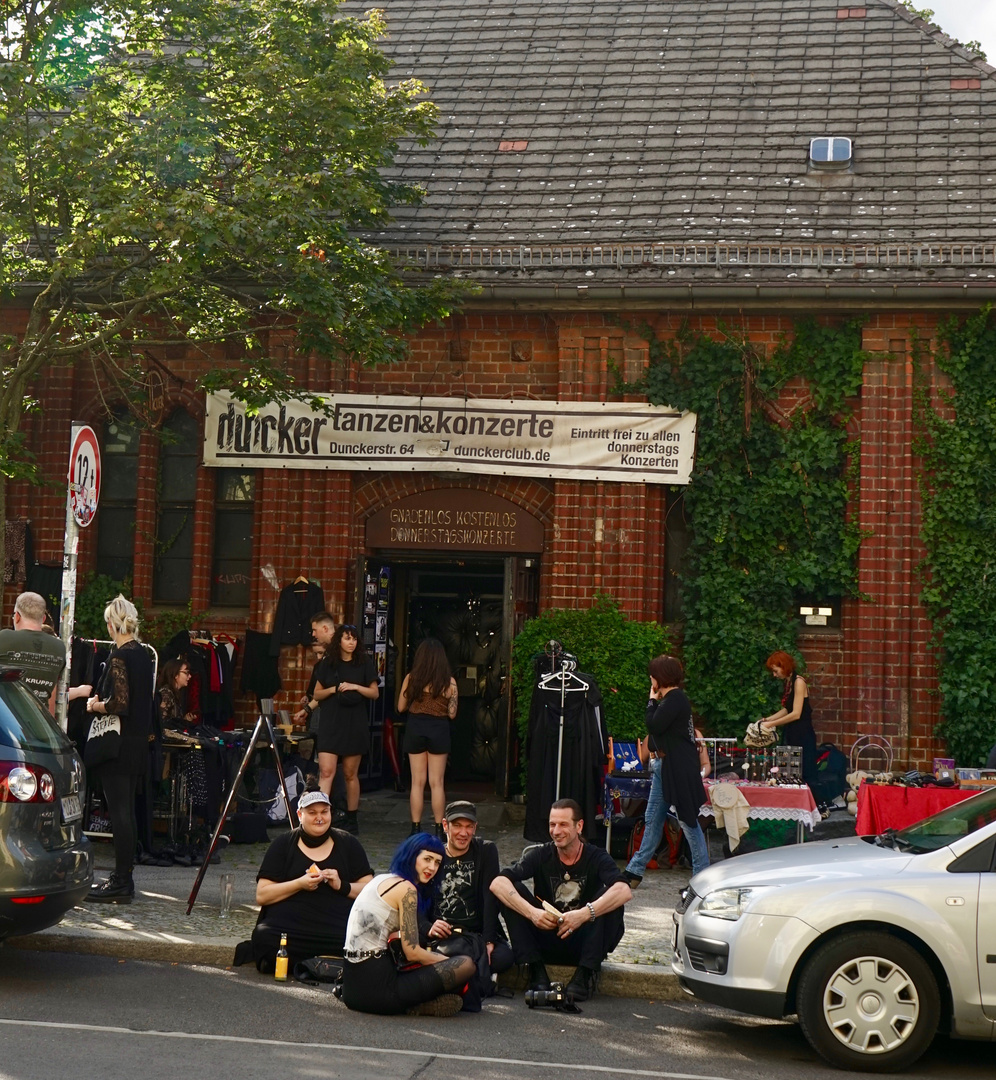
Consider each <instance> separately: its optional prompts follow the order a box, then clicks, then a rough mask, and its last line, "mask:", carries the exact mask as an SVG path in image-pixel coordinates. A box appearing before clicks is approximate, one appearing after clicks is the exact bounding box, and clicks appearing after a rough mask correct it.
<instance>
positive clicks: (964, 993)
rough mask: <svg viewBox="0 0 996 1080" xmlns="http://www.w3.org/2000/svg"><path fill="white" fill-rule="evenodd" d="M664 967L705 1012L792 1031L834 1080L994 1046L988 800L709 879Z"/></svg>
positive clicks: (724, 867) (994, 794)
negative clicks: (951, 1047) (926, 1056)
mask: <svg viewBox="0 0 996 1080" xmlns="http://www.w3.org/2000/svg"><path fill="white" fill-rule="evenodd" d="M672 967H673V970H674V971H675V973H676V974H677V975H678V976H679V980H680V982H681V984H682V986H683V987H684V988H685V989H686V990H687V991H689V992H690V993H692V994H694V995H695V996H696V997H699V998H701V999H702V1000H704V1001H709V1002H712V1003H714V1004H717V1005H723V1006H726V1007H727V1008H730V1009H737V1010H739V1011H740V1012H746V1013H753V1014H755V1015H757V1016H768V1017H776V1018H778V1017H783V1016H790V1015H793V1014H795V1015H797V1016H798V1018H799V1023H800V1025H801V1027H802V1030H803V1032H804V1034H805V1036H806V1038H807V1039H808V1040H809V1043H810V1045H811V1046H812V1047H813V1049H814V1050H816V1052H817V1053H818V1054H820V1055H821V1056H822V1057H824V1058H825V1059H826V1060H827V1061H829V1062H830V1063H831V1064H833V1065H836V1066H839V1067H841V1068H845V1069H858V1070H864V1071H865V1072H894V1071H897V1070H900V1069H904V1068H906V1067H907V1066H909V1065H910V1064H911V1063H912V1062H914V1061H916V1059H917V1058H918V1057H920V1055H921V1054H922V1053H923V1052H924V1051H925V1050H926V1049H927V1047H928V1046H929V1045H930V1042H931V1040H932V1039H933V1037H934V1035H935V1033H936V1032H937V1031H938V1030H943V1031H946V1032H949V1033H950V1034H951V1035H952V1036H954V1037H956V1038H963V1039H989V1040H991V1039H993V1038H996V790H992V791H987V792H984V793H982V794H980V795H976V796H974V797H973V798H970V799H966V800H965V801H964V802H960V803H957V804H955V805H954V806H952V807H950V808H948V809H947V810H944V811H942V812H941V813H939V814H935V815H934V816H933V817H930V818H927V819H925V820H924V821H921V822H919V823H918V824H917V825H913V826H911V827H910V828H907V829H902V830H900V831H898V832H896V831H890V832H888V833H884V834H882V835H881V836H865V837H849V838H847V839H842V840H824V841H821V842H818V843H812V844H802V845H797V846H791V847H782V848H777V849H775V850H772V851H766V852H758V853H756V854H753V855H744V856H742V857H739V858H735V859H729V860H727V861H725V862H722V863H719V864H717V865H714V866H711V867H709V868H708V869H707V870H704V871H702V873H700V874H697V875H696V876H695V877H694V878H692V880H691V882H690V884H689V887H688V888H687V889H686V890H685V892H684V893H683V894H682V899H681V902H680V904H679V905H678V909H677V911H676V912H675V916H674V959H673V961H672Z"/></svg>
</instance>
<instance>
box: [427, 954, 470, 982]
mask: <svg viewBox="0 0 996 1080" xmlns="http://www.w3.org/2000/svg"><path fill="white" fill-rule="evenodd" d="M435 968H436V971H437V972H438V973H439V976H440V978H441V979H442V980H443V988H444V989H445V990H447V991H449V990H459V989H461V988H462V987H463V984H464V983H465V982H467V980H468V979H469V978H470V977H471V975H472V974H473V973H474V972H473V961H471V960H469V959H468V957H466V956H451V957H450V958H449V960H444V961H443V962H442V963H441V964H436V965H435Z"/></svg>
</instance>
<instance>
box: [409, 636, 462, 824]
mask: <svg viewBox="0 0 996 1080" xmlns="http://www.w3.org/2000/svg"><path fill="white" fill-rule="evenodd" d="M457 705H458V698H457V684H456V679H454V678H453V674H452V672H451V671H450V663H449V660H447V659H446V650H445V649H444V648H443V646H442V644H441V643H440V642H438V641H437V640H436V639H435V638H426V639H425V641H423V642H422V644H421V645H419V647H418V648H417V649H416V650H415V658H414V660H412V669H411V671H409V672H408V674H407V675H406V676H405V681H404V682H403V683H402V684H401V693H400V694H399V695H398V711H399V712H404V711H405V710H406V709H407V710H408V725H407V727H406V729H405V753H406V754H407V755H408V763H409V764H410V765H411V770H412V790H411V794H410V795H409V802H410V806H411V812H412V827H411V835H414V834H415V833H417V832H418V831H419V829H420V828H421V826H420V824H419V822H420V821H421V820H422V807H423V806H424V804H425V781H426V776H428V779H429V792H430V795H431V798H432V816H433V819H434V820H435V822H436V835H437V836H439V837H442V836H443V824H442V822H443V811H444V810H445V809H446V791H445V789H444V786H443V781H444V779H445V776H446V759H447V758H448V757H449V753H450V721H451V720H454V719H455V718H456V714H457Z"/></svg>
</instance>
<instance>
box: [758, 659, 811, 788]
mask: <svg viewBox="0 0 996 1080" xmlns="http://www.w3.org/2000/svg"><path fill="white" fill-rule="evenodd" d="M764 666H765V667H766V668H767V669H768V671H770V672H771V674H772V675H774V677H775V678H776V679H781V680H782V681H783V686H782V707H781V708H780V709H779V710H778V712H775V713H772V714H771V716H762V717H761V727H762V728H764V729H765V730H767V731H771V730H772V729H773V728H776V727H780V728H784V731H783V732H782V741H783V742H784V743H785V745H786V746H799V747H801V748H802V780H803V783H806V784H813V783H815V782H816V779H817V773H816V732H815V731H814V730H813V710H812V708H811V706H810V704H809V687H808V686H807V685H806V680H805V679H804V678H803V677H802V676H801V675H799V674H798V673H797V672H796V670H795V661H794V660H793V659H792V657H791V656H789V654H788V653H786V652H780V651H779V652H773V653H772V654H771V655H770V656H769V657H768V659H767V661H766V662H765V665H764Z"/></svg>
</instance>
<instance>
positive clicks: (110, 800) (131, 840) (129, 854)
mask: <svg viewBox="0 0 996 1080" xmlns="http://www.w3.org/2000/svg"><path fill="white" fill-rule="evenodd" d="M98 779H99V780H100V785H101V787H102V788H103V789H104V802H106V803H107V816H108V817H109V818H110V819H111V832H112V833H113V834H114V872H115V873H116V874H118V875H119V876H120V877H128V876H129V875H130V874H131V872H132V870H133V869H134V868H135V838H136V835H137V832H138V824H137V822H136V820H135V792H136V791H137V790H138V774H137V773H132V774H129V773H115V772H109V771H107V770H106V769H101V770H100V772H99V774H98Z"/></svg>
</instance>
